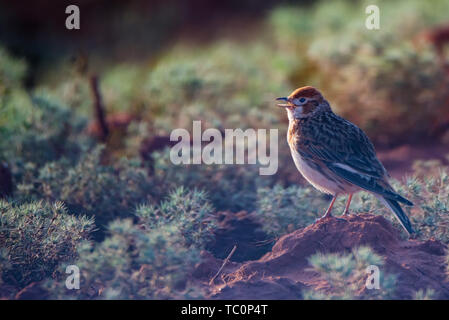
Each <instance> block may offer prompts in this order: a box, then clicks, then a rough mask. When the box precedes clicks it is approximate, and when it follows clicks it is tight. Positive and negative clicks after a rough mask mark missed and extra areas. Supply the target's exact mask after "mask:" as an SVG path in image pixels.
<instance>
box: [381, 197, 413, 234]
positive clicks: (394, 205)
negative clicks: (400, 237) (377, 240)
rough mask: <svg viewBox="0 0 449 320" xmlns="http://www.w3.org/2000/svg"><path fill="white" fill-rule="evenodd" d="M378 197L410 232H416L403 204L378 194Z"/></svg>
mask: <svg viewBox="0 0 449 320" xmlns="http://www.w3.org/2000/svg"><path fill="white" fill-rule="evenodd" d="M378 199H379V200H380V201H381V202H382V203H383V204H385V206H387V207H388V208H389V209H390V210H391V211H392V212H393V213H394V215H395V216H396V218H397V219H398V220H399V222H400V223H401V225H402V226H403V227H404V229H405V230H407V232H408V234H412V233H415V231H414V230H413V227H412V223H411V222H410V220H409V218H408V217H407V215H406V214H405V212H404V210H402V208H401V205H400V204H399V203H398V202H397V201H395V200H391V199H388V198H385V197H382V196H378Z"/></svg>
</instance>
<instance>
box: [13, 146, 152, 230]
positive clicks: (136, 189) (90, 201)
mask: <svg viewBox="0 0 449 320" xmlns="http://www.w3.org/2000/svg"><path fill="white" fill-rule="evenodd" d="M102 150H103V148H102V147H96V148H95V149H93V150H91V151H90V152H88V153H85V154H83V156H82V157H81V158H80V160H79V161H78V163H76V164H75V165H74V166H71V164H70V161H67V160H66V159H62V160H60V161H58V162H51V163H48V164H46V165H45V166H44V167H43V168H41V169H40V170H39V173H38V175H37V176H36V177H31V178H30V180H28V181H26V182H24V183H23V184H21V185H19V186H18V189H19V194H20V195H21V196H22V197H25V198H28V197H32V198H35V199H40V198H42V197H43V198H46V199H49V200H52V201H54V200H60V201H64V202H65V203H66V204H67V206H69V207H70V208H71V209H73V211H74V212H75V213H83V214H88V215H92V216H95V221H96V224H97V225H98V226H99V227H103V226H106V225H107V223H108V222H109V221H111V220H113V219H116V218H118V217H129V216H131V215H132V213H133V212H134V210H135V208H136V207H137V205H139V204H140V203H143V202H145V201H147V200H148V196H149V194H150V191H151V185H150V180H149V177H148V174H147V171H146V169H144V168H142V167H141V165H140V162H139V161H137V160H135V161H134V160H122V161H121V162H119V163H117V164H115V165H114V166H109V165H103V164H102V163H101V160H102V159H101V157H102Z"/></svg>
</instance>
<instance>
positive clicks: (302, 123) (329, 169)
mask: <svg viewBox="0 0 449 320" xmlns="http://www.w3.org/2000/svg"><path fill="white" fill-rule="evenodd" d="M276 100H277V101H280V103H278V107H282V108H284V109H285V110H287V116H288V120H289V125H288V132H287V143H288V145H289V147H290V152H291V155H292V158H293V161H294V163H295V165H296V168H297V169H298V171H299V172H300V173H301V174H302V176H303V177H304V178H305V179H306V180H307V181H308V182H309V183H310V184H311V185H312V186H314V187H315V188H316V189H318V190H319V191H321V192H323V193H326V194H329V195H331V196H332V200H331V202H330V205H329V207H328V209H327V210H326V212H325V214H324V215H323V216H322V217H321V218H319V219H317V221H320V220H322V219H327V218H331V217H332V214H331V211H332V207H333V205H334V203H335V200H336V199H337V197H338V196H340V195H345V196H346V195H347V196H348V199H347V202H346V206H345V209H344V212H343V216H346V215H348V214H349V206H350V204H351V200H352V196H353V194H354V193H356V192H359V191H367V192H369V193H371V194H373V195H374V196H375V197H376V198H377V199H379V200H380V201H381V202H382V203H383V204H384V205H385V206H387V207H388V208H389V209H390V210H391V211H392V213H393V214H394V215H395V216H396V218H397V219H398V220H399V222H400V224H401V225H402V227H403V228H404V229H405V230H406V231H407V232H408V234H409V235H411V234H412V233H415V231H414V229H413V227H412V224H411V222H410V220H409V218H408V217H407V215H406V214H405V212H404V211H403V209H402V207H401V205H400V203H403V204H405V205H408V206H413V203H412V202H411V201H409V200H408V199H406V198H404V197H403V196H401V195H400V194H398V193H397V192H396V191H395V190H394V189H393V187H392V186H391V185H390V184H389V182H388V178H389V177H390V176H389V174H388V172H387V170H386V169H385V167H384V166H383V165H382V163H381V162H380V161H379V159H378V158H377V155H376V151H375V149H374V145H373V143H372V142H371V141H370V139H369V138H368V136H367V135H366V134H365V132H363V131H362V129H360V128H359V127H357V126H356V125H355V124H353V123H351V122H350V121H348V120H346V119H344V118H342V117H341V116H339V115H337V114H335V113H334V112H333V111H332V109H331V106H330V104H329V102H328V101H327V100H326V99H325V98H324V96H323V95H322V94H321V92H320V91H318V90H317V89H316V88H314V87H312V86H305V87H301V88H298V89H296V90H295V91H293V92H292V93H291V94H290V95H289V96H288V97H281V98H277V99H276Z"/></svg>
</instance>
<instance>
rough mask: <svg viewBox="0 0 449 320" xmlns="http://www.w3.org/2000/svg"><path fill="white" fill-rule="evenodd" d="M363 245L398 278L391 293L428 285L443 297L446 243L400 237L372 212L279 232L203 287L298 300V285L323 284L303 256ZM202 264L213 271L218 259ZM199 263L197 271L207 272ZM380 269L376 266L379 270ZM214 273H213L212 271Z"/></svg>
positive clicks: (406, 293) (448, 294) (231, 294)
mask: <svg viewBox="0 0 449 320" xmlns="http://www.w3.org/2000/svg"><path fill="white" fill-rule="evenodd" d="M364 245H366V246H369V247H371V248H372V249H373V250H374V251H375V252H376V253H378V254H379V255H382V256H383V257H385V266H384V269H385V272H386V273H391V274H396V275H397V276H398V278H397V283H396V294H397V298H399V299H410V298H413V295H414V293H415V292H416V291H418V290H419V289H427V288H432V289H434V290H435V292H436V294H437V298H442V299H448V298H449V283H447V282H446V276H445V251H446V246H445V245H444V244H442V243H440V242H438V241H435V240H428V241H418V240H402V239H401V238H400V236H399V231H398V230H396V229H395V228H394V227H393V226H392V225H391V223H390V222H388V221H387V220H386V219H385V218H383V217H381V216H376V215H369V214H366V215H358V216H350V217H347V218H345V219H335V218H332V219H328V220H326V221H320V222H318V223H316V224H314V225H311V226H309V227H307V228H304V229H300V230H296V231H294V232H292V233H290V234H288V235H285V236H283V237H282V238H281V239H279V240H278V241H277V243H276V244H275V245H274V246H273V248H272V250H271V252H269V253H267V254H265V255H264V256H263V257H261V258H260V259H259V260H255V261H249V262H246V263H242V264H236V263H232V265H230V266H228V268H227V269H226V268H225V269H224V270H223V272H222V274H221V276H220V277H219V278H220V280H216V281H215V282H214V284H213V285H212V286H211V287H210V288H209V289H210V296H211V297H212V298H216V299H298V298H301V291H302V289H303V288H306V287H308V288H312V289H317V288H322V287H324V286H326V283H325V282H324V280H323V279H321V278H320V277H319V275H318V274H317V273H315V272H313V271H311V270H309V267H310V266H309V264H308V258H309V257H310V256H311V255H313V254H315V253H317V252H322V253H336V252H339V253H343V252H349V251H350V250H351V249H353V248H357V247H360V246H364ZM212 260H213V257H209V261H208V262H205V265H208V266H209V267H210V270H209V271H208V273H207V272H203V273H202V275H203V276H206V274H212V273H213V271H212V270H218V267H219V266H220V265H221V263H220V261H214V262H212ZM205 265H204V264H203V266H202V268H203V269H202V270H203V271H205V270H207V267H205ZM383 271H384V270H381V272H383ZM215 272H216V271H215Z"/></svg>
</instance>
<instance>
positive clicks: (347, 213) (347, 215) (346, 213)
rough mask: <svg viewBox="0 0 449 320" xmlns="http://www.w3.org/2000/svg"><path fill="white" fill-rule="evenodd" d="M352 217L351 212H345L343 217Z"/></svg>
mask: <svg viewBox="0 0 449 320" xmlns="http://www.w3.org/2000/svg"><path fill="white" fill-rule="evenodd" d="M350 215H351V213H350V212H349V210H345V211H344V212H343V214H342V215H341V216H342V217H349V216H350Z"/></svg>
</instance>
